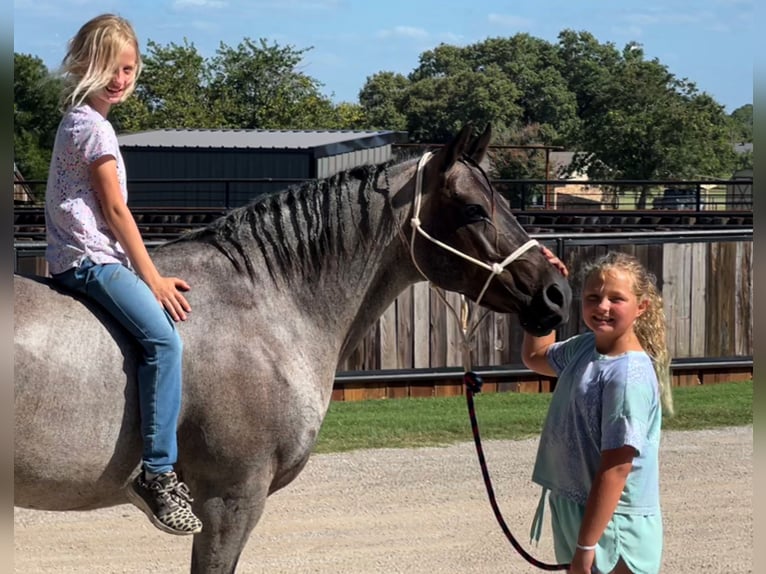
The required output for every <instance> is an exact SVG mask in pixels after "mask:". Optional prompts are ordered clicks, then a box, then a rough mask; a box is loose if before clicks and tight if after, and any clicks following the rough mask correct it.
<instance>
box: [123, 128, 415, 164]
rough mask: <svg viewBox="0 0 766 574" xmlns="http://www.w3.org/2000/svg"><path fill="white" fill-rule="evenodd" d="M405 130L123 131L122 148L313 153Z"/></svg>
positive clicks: (387, 140) (352, 147)
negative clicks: (131, 132) (258, 150)
mask: <svg viewBox="0 0 766 574" xmlns="http://www.w3.org/2000/svg"><path fill="white" fill-rule="evenodd" d="M405 138H406V132H395V131H355V130H326V131H321V130H316V131H312V130H225V129H164V130H153V131H145V132H138V133H134V134H123V135H120V136H119V137H118V140H119V143H120V147H121V148H210V149H269V150H311V151H312V152H313V155H314V157H325V156H331V155H338V154H341V153H347V152H351V151H356V150H360V149H369V148H373V147H380V146H384V145H389V144H394V143H399V142H400V141H403V140H404V139H405Z"/></svg>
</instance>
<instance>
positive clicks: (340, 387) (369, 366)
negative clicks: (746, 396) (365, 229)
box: [15, 230, 753, 400]
mask: <svg viewBox="0 0 766 574" xmlns="http://www.w3.org/2000/svg"><path fill="white" fill-rule="evenodd" d="M535 237H536V238H537V239H538V240H540V241H541V243H544V244H545V245H547V246H548V247H549V248H551V249H553V250H554V251H556V252H557V253H558V254H559V256H560V257H561V258H562V260H564V261H565V262H566V264H567V266H568V267H569V270H570V277H571V284H572V288H573V301H574V302H573V305H572V308H571V312H570V318H569V321H568V322H567V323H566V324H565V325H563V326H562V327H561V328H560V329H559V331H558V335H559V338H565V337H568V336H571V335H574V334H576V333H578V332H581V331H582V330H583V328H584V327H583V325H582V322H581V317H580V308H579V289H580V278H579V277H578V274H579V271H580V269H581V268H582V264H583V262H585V261H589V260H591V259H593V258H595V257H597V256H599V255H601V254H603V253H605V252H606V251H607V250H609V249H614V250H619V251H624V252H627V253H632V254H633V255H635V256H636V257H638V259H639V260H640V261H641V262H642V263H643V264H644V265H645V266H646V267H647V268H648V269H649V270H650V271H651V272H652V273H654V275H655V276H656V277H657V283H658V286H659V287H660V289H661V291H662V296H663V302H664V307H665V313H666V316H667V319H668V321H667V327H668V328H667V335H668V347H669V349H670V352H671V355H672V356H673V357H674V359H686V358H688V359H706V360H707V359H720V358H738V357H740V358H741V357H745V358H751V357H752V354H753V340H752V336H753V329H752V326H753V319H752V312H753V276H752V268H753V262H752V257H753V244H752V230H739V231H733V232H731V233H727V232H725V231H704V232H700V231H696V232H695V231H678V232H667V233H664V234H663V233H661V232H646V233H630V234H629V233H608V234H606V233H605V234H571V235H564V234H538V235H535ZM43 249H44V245H35V246H33V245H26V246H25V245H24V244H23V243H19V244H17V249H15V251H16V269H17V270H19V271H24V272H31V273H37V274H40V275H44V274H45V273H46V272H47V268H46V266H45V260H44V257H43ZM443 295H444V297H445V298H446V300H447V301H448V302H449V303H450V304H451V305H452V307H453V308H455V309H459V306H460V296H459V295H457V294H456V293H449V292H448V293H443ZM469 307H470V309H471V315H472V316H473V317H476V316H477V315H479V314H481V313H483V312H484V311H483V310H482V309H481V308H477V307H476V306H475V305H473V304H470V305H469ZM522 336H523V331H522V330H521V327H520V326H519V324H518V320H517V318H516V316H515V315H505V314H499V313H493V312H489V313H488V314H487V316H486V317H485V318H484V320H483V321H482V322H481V324H480V326H479V328H478V329H477V332H476V335H475V337H474V338H473V340H472V353H473V365H474V367H475V368H476V369H477V370H482V369H484V370H490V371H491V370H492V369H493V368H497V369H498V370H501V371H505V372H506V373H507V372H508V370H509V369H510V370H511V371H514V372H513V373H512V374H510V375H508V374H504V375H499V376H489V377H487V376H485V380H487V381H488V382H487V383H486V384H485V386H484V391H485V392H493V391H520V392H547V391H549V390H551V388H552V386H553V384H554V381H552V380H550V379H549V378H546V377H541V376H538V375H535V374H531V373H529V372H528V371H527V372H525V371H526V370H525V369H523V365H521V356H520V353H519V351H520V349H521V340H522ZM460 367H462V357H461V335H460V330H459V327H458V324H457V321H456V319H455V317H453V315H452V313H451V312H450V311H449V309H448V308H447V306H446V305H445V304H444V303H443V302H442V299H441V298H440V297H439V296H438V295H437V293H436V292H435V291H434V290H433V289H431V288H430V287H429V286H428V284H426V283H424V282H423V283H418V284H416V285H413V286H412V287H410V288H408V289H406V290H405V291H404V292H403V293H401V294H400V295H399V297H397V299H396V300H395V301H394V302H393V303H392V304H391V305H390V306H389V308H388V309H387V310H386V311H385V312H384V313H383V315H382V316H381V317H380V319H379V320H378V321H377V322H376V324H375V325H373V327H372V328H371V329H370V330H369V332H368V333H367V335H366V336H365V337H363V338H362V340H361V341H360V342H359V344H358V345H357V347H356V349H355V350H354V351H353V353H352V354H351V356H350V358H349V359H348V360H346V361H345V362H344V363H343V364H341V365H339V368H338V376H339V377H338V379H344V382H342V383H338V382H337V381H336V387H335V390H334V392H333V399H335V400H360V399H371V398H386V397H389V398H393V397H407V396H411V397H417V396H440V395H459V394H462V393H463V386H462V383H461V381H460V378H459V376H458V375H459V373H457V374H456V373H455V371H456V370H459V368H460ZM450 368H452V369H451V371H452V374H451V375H450V376H444V377H439V376H438V375H439V373H444V372H445V370H446V371H450ZM432 371H437V372H436V373H434V372H432ZM368 374H374V377H373V378H374V379H375V380H374V381H369V380H363V379H364V375H368ZM424 375H427V376H424ZM751 376H752V363H751V364H750V366H744V367H740V366H736V367H734V368H731V367H725V368H712V369H711V368H706V369H699V368H678V369H675V370H674V384H676V385H693V384H699V383H707V382H719V381H726V380H742V379H744V378H749V377H751Z"/></svg>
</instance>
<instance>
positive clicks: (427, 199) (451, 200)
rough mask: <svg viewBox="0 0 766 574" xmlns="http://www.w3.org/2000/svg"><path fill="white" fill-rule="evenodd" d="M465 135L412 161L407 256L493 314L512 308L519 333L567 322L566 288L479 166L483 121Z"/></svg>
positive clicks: (438, 282)
mask: <svg viewBox="0 0 766 574" xmlns="http://www.w3.org/2000/svg"><path fill="white" fill-rule="evenodd" d="M471 132H472V129H471V127H470V126H466V127H464V128H463V129H462V130H461V132H460V133H459V134H458V135H457V137H455V139H454V140H453V141H452V142H450V143H449V144H448V145H446V146H444V147H443V148H441V149H440V150H439V151H437V152H435V153H434V154H433V155H432V156H430V157H426V158H421V161H420V162H419V168H418V171H419V172H422V173H418V174H417V175H416V176H415V179H416V180H417V179H418V178H422V179H421V184H419V185H416V188H415V192H414V197H413V220H412V222H411V225H412V229H411V230H410V231H411V232H412V233H413V234H415V235H414V239H413V240H412V242H411V246H412V255H413V258H414V261H415V263H416V265H417V266H418V267H419V268H420V270H421V271H422V272H423V274H424V275H425V276H426V277H427V278H428V279H429V280H430V281H431V282H433V283H434V284H436V285H438V286H439V287H442V288H444V289H447V290H450V291H456V292H459V293H462V294H464V295H465V296H466V297H468V298H469V299H471V300H473V301H478V302H479V303H480V304H481V305H484V306H485V307H488V308H489V309H492V310H493V311H498V312H502V313H508V312H515V313H517V314H518V316H519V319H520V322H521V325H522V327H523V328H524V329H525V330H527V331H529V332H530V333H532V334H535V335H540V334H543V333H546V332H548V331H550V329H552V328H554V327H556V326H558V325H559V324H560V323H562V322H563V321H565V320H566V319H567V317H568V314H569V305H570V303H571V300H572V292H571V290H570V287H569V284H568V283H567V281H566V279H565V278H564V277H562V275H561V273H560V272H559V271H558V270H557V269H556V268H554V267H553V266H552V265H551V264H550V263H549V262H548V261H547V260H546V259H545V258H544V257H543V255H542V253H541V251H540V248H539V247H538V246H537V244H536V243H535V242H532V241H530V237H529V235H527V233H526V231H525V230H524V229H523V228H522V227H521V225H520V224H519V222H518V221H517V220H516V218H515V217H514V216H513V214H512V213H511V209H510V205H509V203H508V201H507V200H506V199H505V198H504V197H502V196H501V195H499V194H497V193H495V192H494V190H493V189H492V185H491V184H490V181H489V179H488V177H487V175H486V173H485V172H484V170H483V169H482V168H481V167H480V163H481V161H482V160H483V158H484V155H485V153H486V151H487V146H488V145H489V140H490V137H491V128H490V126H489V125H488V126H487V128H486V129H485V130H484V133H483V134H481V135H480V136H479V137H478V138H476V139H475V140H472V138H471ZM418 227H420V231H418V229H417V228H418ZM439 243H441V244H443V245H440V244H439Z"/></svg>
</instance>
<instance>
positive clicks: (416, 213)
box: [410, 151, 539, 371]
mask: <svg viewBox="0 0 766 574" xmlns="http://www.w3.org/2000/svg"><path fill="white" fill-rule="evenodd" d="M432 156H433V153H432V152H430V151H429V152H426V153H424V154H423V155H422V156H421V158H420V160H419V161H418V170H417V174H416V176H415V197H414V198H413V199H412V218H411V219H410V224H411V225H412V236H411V237H410V257H411V258H412V262H413V263H414V264H415V267H416V268H417V270H418V271H419V272H420V274H421V275H422V276H423V278H424V279H425V280H426V281H428V282H429V284H430V283H431V281H430V279H429V278H428V276H427V275H426V274H425V273H424V272H423V270H422V269H421V268H420V265H418V262H417V259H416V257H415V236H416V234H420V235H422V236H423V237H424V238H425V239H427V240H428V241H430V242H431V243H433V244H434V245H437V246H439V247H441V248H442V249H444V250H446V251H449V252H450V253H452V254H453V255H457V256H458V257H460V258H462V259H465V260H466V261H469V262H471V263H473V264H474V265H478V266H479V267H481V268H483V269H486V270H487V271H489V272H490V274H489V277H487V281H486V282H485V283H484V287H483V288H482V290H481V292H480V293H479V296H478V297H477V298H476V304H477V305H478V304H479V303H480V302H481V300H482V298H483V297H484V293H485V292H486V291H487V288H488V287H489V284H490V283H491V282H492V279H493V278H494V277H495V276H497V275H500V274H501V273H502V272H503V271H505V268H506V267H507V266H508V265H510V264H511V263H513V262H514V261H516V259H518V258H519V257H521V256H522V255H523V254H524V253H526V252H527V251H529V250H530V249H531V248H532V247H534V246H535V245H539V243H538V242H537V240H536V239H530V240H529V241H527V242H526V243H524V244H523V245H522V246H520V247H518V248H517V249H515V250H514V251H513V252H512V253H511V254H510V255H509V256H508V257H506V258H505V259H503V261H502V262H501V263H485V262H484V261H480V260H478V259H475V258H473V257H471V256H470V255H467V254H465V253H463V252H462V251H459V250H457V249H455V248H454V247H451V246H449V245H447V244H446V243H443V242H442V241H439V240H438V239H435V238H433V237H431V236H430V235H429V234H428V232H427V231H425V230H424V229H423V226H422V225H421V221H420V207H421V204H422V199H423V171H424V170H425V165H426V164H427V163H428V160H430V159H431V157H432ZM480 169H481V168H480ZM482 173H484V172H483V171H482ZM436 292H437V293H438V294H439V297H440V298H441V299H442V301H443V302H444V303H445V305H447V308H448V309H449V310H450V311H451V312H452V314H453V315H454V316H455V318H456V319H457V320H458V323H459V324H460V325H461V330H462V332H463V363H464V364H463V366H464V367H465V370H466V371H469V370H470V369H471V361H470V351H469V349H468V341H469V340H470V338H471V337H472V336H473V333H474V331H475V330H476V327H478V326H479V324H480V323H481V322H482V321H483V320H484V318H485V317H486V316H487V312H485V313H484V314H483V315H482V316H481V317H480V318H479V320H478V321H477V322H476V324H475V325H474V326H473V327H472V328H471V329H470V330H469V329H468V311H467V309H468V306H467V303H466V302H465V297H464V296H463V295H461V301H462V304H461V313H460V318H458V315H457V313H456V312H455V310H454V309H453V308H452V305H450V303H449V302H448V301H447V300H446V298H445V297H444V296H443V295H442V294H441V292H440V291H436Z"/></svg>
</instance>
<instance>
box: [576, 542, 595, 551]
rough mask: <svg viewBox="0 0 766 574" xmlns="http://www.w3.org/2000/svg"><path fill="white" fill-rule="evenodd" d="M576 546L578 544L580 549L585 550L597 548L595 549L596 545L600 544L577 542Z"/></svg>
mask: <svg viewBox="0 0 766 574" xmlns="http://www.w3.org/2000/svg"><path fill="white" fill-rule="evenodd" d="M575 546H576V547H577V548H578V549H580V550H585V551H588V550H595V549H596V546H598V545H597V544H594V545H593V546H585V545H584V544H580V543H577V544H575Z"/></svg>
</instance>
